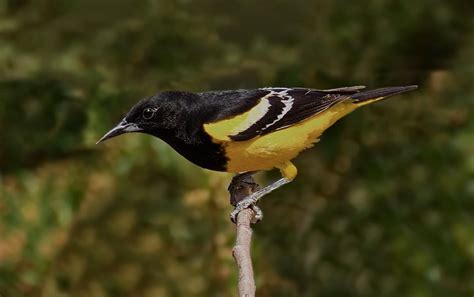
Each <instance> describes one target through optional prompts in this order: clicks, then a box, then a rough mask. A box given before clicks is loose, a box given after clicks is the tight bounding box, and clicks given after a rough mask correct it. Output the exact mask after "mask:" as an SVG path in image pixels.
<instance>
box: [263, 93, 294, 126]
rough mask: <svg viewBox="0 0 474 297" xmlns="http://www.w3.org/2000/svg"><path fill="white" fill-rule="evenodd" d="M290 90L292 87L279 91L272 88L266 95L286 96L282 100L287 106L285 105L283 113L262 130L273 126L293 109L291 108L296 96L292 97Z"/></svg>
mask: <svg viewBox="0 0 474 297" xmlns="http://www.w3.org/2000/svg"><path fill="white" fill-rule="evenodd" d="M269 90H270V89H269ZM289 90H290V89H283V91H279V92H275V91H273V90H271V92H270V94H268V95H267V96H265V97H272V96H277V97H280V98H284V99H282V100H281V102H282V103H283V104H284V105H285V106H284V107H283V109H282V111H281V113H280V114H279V115H278V116H277V118H276V119H275V120H274V121H273V122H271V123H269V124H267V125H266V126H265V127H264V128H263V129H262V130H265V129H267V128H268V127H271V126H273V125H274V124H275V123H277V122H278V121H279V120H281V119H282V118H283V117H284V116H285V115H286V114H287V113H288V112H289V111H290V110H291V108H292V107H293V101H294V98H293V97H291V96H290V95H288V91H289ZM267 101H268V100H267Z"/></svg>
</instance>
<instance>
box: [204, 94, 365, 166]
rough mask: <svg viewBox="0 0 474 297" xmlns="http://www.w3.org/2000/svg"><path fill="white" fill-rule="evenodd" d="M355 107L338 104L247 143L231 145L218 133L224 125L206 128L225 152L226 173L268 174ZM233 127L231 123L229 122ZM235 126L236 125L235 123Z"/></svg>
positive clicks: (349, 103) (236, 142)
mask: <svg viewBox="0 0 474 297" xmlns="http://www.w3.org/2000/svg"><path fill="white" fill-rule="evenodd" d="M356 107H357V106H356V105H355V104H353V103H351V102H349V101H344V102H341V103H339V104H337V105H335V106H333V107H332V108H330V109H329V110H326V111H324V112H322V113H320V114H317V115H315V116H313V117H311V118H308V119H306V120H304V121H302V122H300V123H298V124H295V125H293V126H291V127H288V128H285V129H282V130H278V131H274V132H271V133H268V134H265V135H263V136H259V137H256V138H253V139H250V140H247V141H231V140H230V139H229V138H228V137H227V135H229V134H226V135H224V134H225V133H224V131H222V129H220V128H221V127H224V126H225V125H220V126H219V129H220V130H219V131H216V126H213V124H208V125H205V126H204V128H205V130H206V131H207V132H208V133H209V134H210V135H213V136H214V135H219V137H218V138H219V139H216V140H215V141H216V142H218V143H220V144H221V145H223V146H224V148H225V154H226V156H227V158H228V159H229V161H228V162H227V171H228V172H245V171H255V170H269V169H272V168H274V167H276V166H279V165H281V164H283V163H285V162H287V161H290V160H291V159H293V158H295V157H296V156H297V155H298V154H299V153H300V152H301V151H303V150H304V149H306V148H308V147H311V146H312V145H313V144H314V143H315V142H317V141H318V140H319V136H321V134H322V133H323V132H324V130H326V129H327V128H329V127H330V126H331V125H332V124H334V123H335V122H336V121H337V120H339V119H340V118H342V117H343V116H345V115H346V114H348V113H350V112H351V111H353V110H354V109H355V108H356ZM228 121H229V122H228V123H227V124H228V125H229V126H232V119H231V120H228ZM234 122H235V121H234Z"/></svg>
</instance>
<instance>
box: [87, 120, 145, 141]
mask: <svg viewBox="0 0 474 297" xmlns="http://www.w3.org/2000/svg"><path fill="white" fill-rule="evenodd" d="M141 130H143V129H141V128H139V127H138V126H137V124H135V123H127V121H126V120H125V119H123V120H122V121H121V122H120V123H119V124H118V125H117V126H115V127H114V128H112V129H111V130H110V131H109V132H107V133H105V135H104V136H102V138H101V139H99V141H97V143H96V144H99V143H101V142H103V141H106V140H107V139H110V138H112V137H115V136H119V135H121V134H124V133H127V132H137V131H141Z"/></svg>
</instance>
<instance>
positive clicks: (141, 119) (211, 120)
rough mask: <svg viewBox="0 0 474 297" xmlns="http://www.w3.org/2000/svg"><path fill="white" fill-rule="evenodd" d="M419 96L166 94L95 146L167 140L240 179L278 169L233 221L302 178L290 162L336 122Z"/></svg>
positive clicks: (357, 91)
mask: <svg viewBox="0 0 474 297" xmlns="http://www.w3.org/2000/svg"><path fill="white" fill-rule="evenodd" d="M416 88H417V86H415V85H413V86H401V87H386V88H380V89H375V90H370V91H365V90H364V89H365V87H364V86H355V87H345V88H337V89H330V90H317V89H307V88H261V89H255V90H232V91H211V92H203V93H190V92H180V91H170V92H163V93H159V94H156V95H154V96H151V97H148V98H145V99H143V100H141V101H140V102H138V103H137V104H136V105H135V106H133V107H132V108H131V110H130V111H129V112H128V114H127V115H126V116H125V118H124V119H123V120H122V121H121V122H120V123H119V124H118V125H117V126H115V127H114V128H113V129H111V130H110V131H109V132H107V133H106V134H105V135H104V136H103V137H102V138H101V139H100V140H99V141H98V142H97V143H99V142H102V141H104V140H106V139H110V138H112V137H115V136H118V135H121V134H123V133H127V132H141V133H146V134H150V135H153V136H156V137H158V138H161V139H162V140H164V141H165V142H167V143H168V144H169V145H170V146H171V147H173V148H174V149H175V150H176V151H177V152H178V153H180V154H181V155H182V156H184V157H185V158H186V159H188V160H189V161H191V162H193V163H194V164H196V165H198V166H201V167H203V168H207V169H210V170H216V171H225V172H233V173H239V174H242V173H248V172H256V171H260V170H270V169H273V168H278V169H280V171H281V174H282V178H281V179H279V180H277V181H275V182H274V183H272V184H270V185H268V186H266V187H264V188H262V189H260V190H258V191H256V192H255V193H253V194H251V195H250V196H249V197H247V198H246V199H244V200H242V201H241V202H240V203H239V204H238V205H237V207H236V208H235V210H234V211H233V212H232V214H231V218H232V219H233V220H235V217H236V215H237V214H238V212H240V211H241V210H242V209H244V208H247V207H249V206H254V205H255V203H256V202H257V201H258V200H259V199H260V198H261V197H262V196H264V195H265V194H267V193H269V192H271V191H273V190H275V189H277V188H279V187H281V186H282V185H284V184H286V183H288V182H290V181H292V180H293V179H294V178H295V176H296V174H297V170H296V167H295V166H294V165H293V164H292V163H291V160H292V159H294V158H295V157H296V156H297V155H298V154H299V153H300V152H301V151H303V150H305V149H307V148H309V147H311V146H312V145H313V144H314V143H315V142H317V141H318V140H319V137H320V136H321V134H322V133H323V132H324V131H325V130H326V129H327V128H329V127H330V126H331V125H332V124H334V123H335V122H336V121H337V120H339V119H340V118H342V117H343V116H345V115H347V114H348V113H350V112H352V111H353V110H355V109H356V108H358V107H361V106H363V105H366V104H369V103H372V102H376V101H379V100H382V99H384V98H387V97H389V96H393V95H395V94H399V93H402V92H406V91H410V90H413V89H416Z"/></svg>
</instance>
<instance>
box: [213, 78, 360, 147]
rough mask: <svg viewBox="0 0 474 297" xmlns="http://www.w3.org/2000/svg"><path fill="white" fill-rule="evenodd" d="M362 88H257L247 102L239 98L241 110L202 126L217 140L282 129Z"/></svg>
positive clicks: (244, 98) (348, 96) (235, 139)
mask: <svg viewBox="0 0 474 297" xmlns="http://www.w3.org/2000/svg"><path fill="white" fill-rule="evenodd" d="M363 88H364V87H363V86H356V87H347V88H338V89H331V90H315V89H305V88H264V89H259V90H258V91H259V93H258V96H255V95H253V96H251V97H252V100H251V104H249V103H248V99H247V98H246V97H243V98H240V100H241V101H243V102H247V103H246V105H247V108H246V109H245V110H240V111H239V112H238V113H230V114H229V113H228V112H226V113H225V114H226V116H225V117H219V116H218V117H216V118H214V119H213V120H212V121H211V122H209V123H206V124H205V125H204V129H205V130H206V132H207V133H208V134H209V135H211V136H212V137H213V138H214V139H218V140H233V141H245V140H249V139H252V138H255V137H258V136H261V135H265V134H267V133H270V132H273V131H277V130H281V129H284V128H286V127H289V126H291V125H294V124H296V123H298V122H300V121H302V120H304V119H307V118H309V117H311V116H314V115H316V114H318V113H320V112H323V111H325V110H327V109H328V108H330V107H331V106H333V105H335V104H337V103H339V102H341V101H344V100H346V99H348V98H350V95H352V94H355V93H357V92H359V91H360V90H361V89H363ZM246 96H248V95H246ZM240 100H239V101H240Z"/></svg>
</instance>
